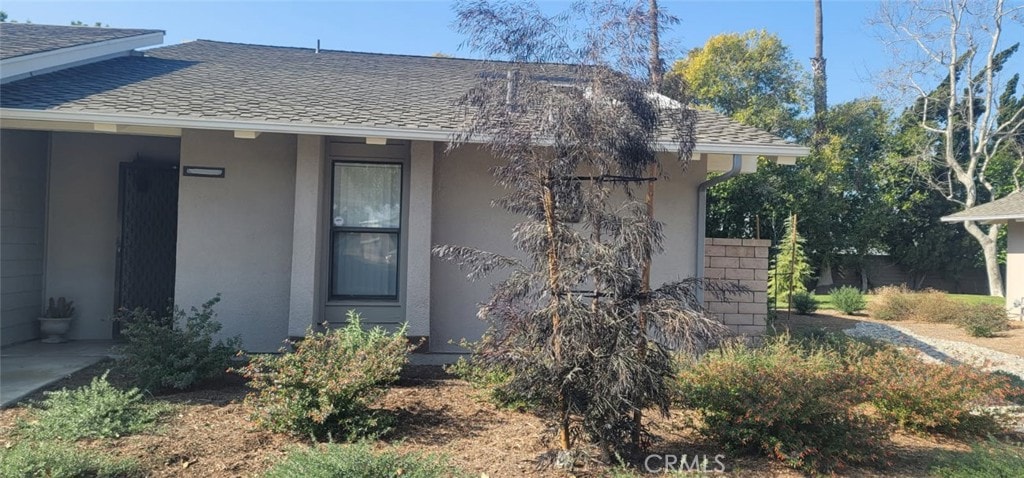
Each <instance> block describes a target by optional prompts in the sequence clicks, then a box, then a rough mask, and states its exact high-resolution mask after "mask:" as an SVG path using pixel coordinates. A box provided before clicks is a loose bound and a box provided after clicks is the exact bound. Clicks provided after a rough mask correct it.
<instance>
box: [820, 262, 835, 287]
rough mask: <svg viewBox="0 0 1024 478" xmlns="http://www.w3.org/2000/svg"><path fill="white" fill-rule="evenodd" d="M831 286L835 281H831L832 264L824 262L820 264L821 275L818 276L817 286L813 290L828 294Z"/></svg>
mask: <svg viewBox="0 0 1024 478" xmlns="http://www.w3.org/2000/svg"><path fill="white" fill-rule="evenodd" d="M833 285H835V280H833V279H832V264H830V263H829V262H828V261H827V260H826V261H825V262H822V263H821V274H819V275H818V286H817V287H815V289H816V291H821V292H828V291H829V289H831V288H832V286H833Z"/></svg>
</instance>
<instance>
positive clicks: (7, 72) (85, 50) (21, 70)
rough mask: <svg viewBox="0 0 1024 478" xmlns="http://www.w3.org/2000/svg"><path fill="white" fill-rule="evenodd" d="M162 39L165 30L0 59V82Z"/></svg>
mask: <svg viewBox="0 0 1024 478" xmlns="http://www.w3.org/2000/svg"><path fill="white" fill-rule="evenodd" d="M163 42H164V32H163V31H154V32H148V33H141V34H138V35H132V36H128V37H122V38H114V39H112V40H104V41H98V42H93V43H86V44H82V45H75V46H71V47H67V48H58V49H56V50H47V51H41V52H38V53H31V54H28V55H20V56H15V57H11V58H5V59H3V60H0V69H2V71H3V75H2V77H0V83H8V82H11V81H17V80H20V79H24V78H28V77H31V76H34V75H39V74H43V73H49V72H52V71H57V70H61V69H64V68H70V67H73V66H79V65H84V64H87V63H94V62H97V61H102V60H106V59H108V58H112V57H116V56H123V55H126V54H128V53H129V52H131V51H133V50H136V49H139V48H145V47H150V46H155V45H160V44H162V43H163Z"/></svg>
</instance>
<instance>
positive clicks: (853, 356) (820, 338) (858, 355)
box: [790, 329, 892, 365]
mask: <svg viewBox="0 0 1024 478" xmlns="http://www.w3.org/2000/svg"><path fill="white" fill-rule="evenodd" d="M790 340H791V341H792V343H793V345H795V346H798V347H800V348H801V349H803V351H804V352H805V353H813V352H815V351H816V350H825V351H828V352H832V353H834V354H835V357H836V358H837V359H838V360H840V361H841V362H842V363H843V364H845V365H854V364H857V363H859V362H860V360H861V359H863V358H864V357H868V356H871V355H874V354H876V353H878V352H879V351H882V350H888V349H891V348H892V346H891V345H889V343H888V342H883V341H879V340H874V339H869V338H865V337H851V336H849V335H847V334H845V333H842V332H831V331H828V330H825V329H821V330H816V331H815V330H803V331H799V332H793V333H792V334H791V335H790Z"/></svg>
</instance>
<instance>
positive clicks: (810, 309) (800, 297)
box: [793, 292, 818, 315]
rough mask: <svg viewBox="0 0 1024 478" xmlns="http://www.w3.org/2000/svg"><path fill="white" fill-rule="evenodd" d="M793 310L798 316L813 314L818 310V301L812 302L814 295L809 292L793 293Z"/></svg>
mask: <svg viewBox="0 0 1024 478" xmlns="http://www.w3.org/2000/svg"><path fill="white" fill-rule="evenodd" d="M793 309H794V310H796V313H797V314H800V315H809V314H813V313H814V312H815V311H817V310H818V301H816V300H814V294H811V293H810V292H794V293H793Z"/></svg>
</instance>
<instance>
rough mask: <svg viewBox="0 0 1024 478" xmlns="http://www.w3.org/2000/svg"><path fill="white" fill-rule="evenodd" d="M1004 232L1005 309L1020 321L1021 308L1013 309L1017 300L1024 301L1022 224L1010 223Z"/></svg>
mask: <svg viewBox="0 0 1024 478" xmlns="http://www.w3.org/2000/svg"><path fill="white" fill-rule="evenodd" d="M1008 227H1009V230H1007V231H1006V307H1007V308H1008V309H1010V317H1011V318H1013V319H1016V320H1022V319H1024V317H1022V316H1021V309H1022V307H1013V303H1014V302H1016V301H1017V300H1022V301H1024V223H1022V222H1010V223H1009V224H1008Z"/></svg>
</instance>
